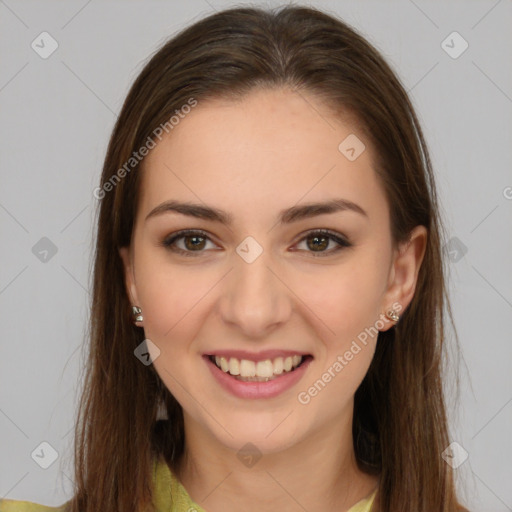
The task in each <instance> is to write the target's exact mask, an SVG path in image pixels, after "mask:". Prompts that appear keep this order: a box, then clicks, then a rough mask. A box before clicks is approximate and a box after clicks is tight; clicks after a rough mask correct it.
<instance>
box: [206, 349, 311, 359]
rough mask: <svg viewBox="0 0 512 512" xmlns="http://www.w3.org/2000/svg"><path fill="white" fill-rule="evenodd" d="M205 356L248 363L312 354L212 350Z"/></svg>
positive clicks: (279, 351) (275, 351)
mask: <svg viewBox="0 0 512 512" xmlns="http://www.w3.org/2000/svg"><path fill="white" fill-rule="evenodd" d="M204 355H205V356H218V357H225V358H226V359H228V360H229V358H230V357H234V358H235V359H247V360H248V361H265V360H267V359H276V358H277V357H291V356H307V355H310V354H308V353H307V352H301V351H300V350H279V349H273V350H271V349H269V350H262V351H260V352H247V351H246V350H212V351H211V352H207V353H205V354H204Z"/></svg>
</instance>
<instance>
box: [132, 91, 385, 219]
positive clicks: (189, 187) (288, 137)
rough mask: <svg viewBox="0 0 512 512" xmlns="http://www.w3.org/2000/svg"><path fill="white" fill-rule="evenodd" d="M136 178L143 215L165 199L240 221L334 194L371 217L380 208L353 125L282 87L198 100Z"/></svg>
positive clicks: (365, 148) (380, 195)
mask: <svg viewBox="0 0 512 512" xmlns="http://www.w3.org/2000/svg"><path fill="white" fill-rule="evenodd" d="M346 119H349V118H346ZM340 144H341V146H340ZM347 150H348V152H347ZM354 156H355V157H356V158H355V159H354ZM142 172H143V177H142V188H141V191H140V193H141V198H140V199H141V200H140V203H139V204H140V209H139V213H140V214H141V215H142V214H147V213H148V212H149V211H150V210H151V209H152V208H154V207H155V206H156V205H157V204H159V203H160V202H163V201H166V200H168V199H170V198H173V199H180V200H193V201H195V202H197V201H198V200H200V201H203V202H205V203H208V204H210V205H215V206H218V207H220V208H223V209H227V210H230V211H233V213H234V214H235V215H237V214H240V215H241V216H243V215H247V216H249V215H251V212H252V214H254V213H255V212H256V211H257V212H258V214H259V215H260V216H262V215H265V214H266V213H268V214H269V215H270V214H273V213H275V211H277V210H278V209H282V208H283V206H291V205H294V204H296V203H297V202H299V201H304V202H312V201H317V200H325V199H326V198H328V197H340V196H341V197H344V198H346V199H348V200H351V201H354V202H356V203H359V204H361V206H362V207H363V208H365V209H366V210H367V211H371V210H376V211H375V213H376V214H380V215H382V214H383V211H382V209H383V208H384V209H386V204H385V198H384V192H383V189H382V187H381V186H380V183H379V182H378V179H377V176H376V173H375V171H374V169H373V165H372V148H371V147H370V143H369V141H367V140H365V135H364V133H362V132H361V131H360V130H359V128H358V127H357V124H356V123H353V122H352V123H351V122H350V121H348V120H342V119H341V118H340V117H339V116H336V115H335V114H334V112H333V111H332V110H331V109H330V108H329V107H328V106H327V105H325V104H323V103H322V102H321V101H320V100H318V99H317V98H315V97H313V96H311V95H306V94H305V93H302V92H301V93H296V92H292V91H289V90H285V89H277V90H257V91H254V92H251V93H249V94H248V95H247V96H245V97H244V98H243V99H242V100H237V101H233V100H228V99H215V100H209V101H206V102H200V101H199V102H198V104H197V106H195V107H194V108H193V109H191V110H190V112H189V113H188V114H183V115H182V116H181V117H180V120H179V123H177V124H175V125H174V127H173V129H172V130H171V131H170V132H169V134H167V135H165V136H164V137H163V138H162V141H161V142H158V144H157V145H156V147H155V148H154V149H152V150H151V151H150V153H149V154H148V155H147V156H146V157H145V159H144V161H143V171H142ZM228 205H229V207H228ZM379 209H380V210H381V211H380V213H379Z"/></svg>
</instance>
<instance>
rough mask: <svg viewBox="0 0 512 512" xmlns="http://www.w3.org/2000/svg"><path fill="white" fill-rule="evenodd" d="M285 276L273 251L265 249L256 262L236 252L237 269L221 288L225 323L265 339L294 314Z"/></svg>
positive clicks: (241, 331) (245, 336) (234, 258)
mask: <svg viewBox="0 0 512 512" xmlns="http://www.w3.org/2000/svg"><path fill="white" fill-rule="evenodd" d="M240 254H243V253H240ZM280 274H281V275H280ZM282 274H283V272H282V271H281V272H280V267H279V265H278V264H277V263H276V262H275V261H274V260H273V259H272V257H271V255H270V251H265V250H263V252H262V253H261V254H260V255H259V256H257V257H256V259H254V260H253V261H251V258H245V259H244V257H242V256H240V255H239V254H238V253H237V252H235V253H233V269H232V270H231V272H229V273H228V275H227V276H226V279H224V280H223V281H224V282H223V283H222V288H221V293H222V297H221V299H220V306H219V309H220V314H221V317H222V319H223V321H224V322H226V323H227V324H230V326H231V327H232V328H236V329H237V330H238V331H239V335H240V336H243V337H244V338H251V339H264V338H266V337H268V335H269V334H270V333H271V332H272V331H273V330H275V329H277V328H279V326H282V325H283V324H285V323H286V322H287V320H288V319H289V318H290V315H291V311H292V297H293V293H292V292H291V291H290V289H289V288H288V287H287V286H286V279H285V278H284V275H282Z"/></svg>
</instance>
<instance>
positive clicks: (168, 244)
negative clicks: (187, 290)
mask: <svg viewBox="0 0 512 512" xmlns="http://www.w3.org/2000/svg"><path fill="white" fill-rule="evenodd" d="M313 235H322V236H325V237H326V238H328V239H330V240H333V241H334V242H336V243H337V244H339V245H338V247H336V248H334V249H331V250H330V251H321V252H318V253H315V252H314V251H306V252H310V253H311V254H312V255H313V257H315V258H316V257H320V258H322V257H327V256H330V255H331V254H333V253H337V252H339V251H340V250H342V249H344V248H348V247H352V244H351V243H350V242H349V241H348V240H346V239H345V238H343V237H341V236H340V235H338V234H337V233H335V232H333V231H329V230H328V229H318V230H313V231H309V232H307V233H306V234H305V236H303V237H302V238H301V239H300V240H299V241H298V242H297V243H300V242H302V241H304V240H307V239H308V238H310V237H312V236H313ZM187 236H197V237H200V238H205V239H207V240H210V237H209V236H208V234H207V233H206V232H205V231H201V230H196V229H185V230H183V231H178V232H177V233H175V234H173V235H171V236H170V237H168V238H166V239H165V240H163V241H162V242H161V245H162V246H163V247H165V248H166V249H169V250H170V251H173V252H176V253H178V254H182V255H184V256H187V257H193V258H195V257H197V256H200V255H201V254H202V253H204V252H205V251H204V250H201V251H185V250H183V249H179V248H177V247H175V246H174V247H173V244H174V243H175V242H176V241H177V240H180V239H181V238H186V237H187ZM210 241H211V240H210ZM194 253H195V254H194Z"/></svg>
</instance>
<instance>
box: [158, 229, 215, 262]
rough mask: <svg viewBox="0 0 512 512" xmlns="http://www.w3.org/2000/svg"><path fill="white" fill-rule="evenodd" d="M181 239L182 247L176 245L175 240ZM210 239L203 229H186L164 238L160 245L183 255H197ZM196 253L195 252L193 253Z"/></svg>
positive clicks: (179, 240) (202, 250)
mask: <svg viewBox="0 0 512 512" xmlns="http://www.w3.org/2000/svg"><path fill="white" fill-rule="evenodd" d="M181 240H183V242H184V243H183V247H181V248H180V247H178V244H177V242H181ZM208 241H210V242H211V240H210V238H209V237H208V235H207V234H206V233H205V232H203V231H197V230H186V231H179V232H178V233H175V234H174V235H172V236H171V237H170V238H167V239H165V240H164V241H163V242H162V245H163V246H164V247H166V248H168V249H169V250H171V251H173V252H177V253H179V254H183V255H184V256H199V255H201V254H202V253H203V252H205V251H204V249H205V245H206V243H207V242H208ZM212 243H213V242H212ZM194 253H196V254H194Z"/></svg>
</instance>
